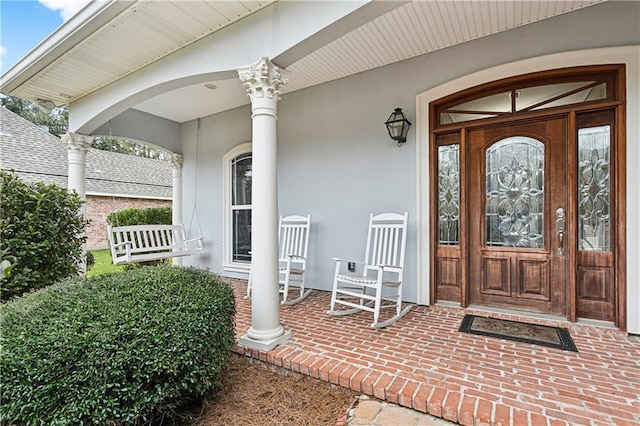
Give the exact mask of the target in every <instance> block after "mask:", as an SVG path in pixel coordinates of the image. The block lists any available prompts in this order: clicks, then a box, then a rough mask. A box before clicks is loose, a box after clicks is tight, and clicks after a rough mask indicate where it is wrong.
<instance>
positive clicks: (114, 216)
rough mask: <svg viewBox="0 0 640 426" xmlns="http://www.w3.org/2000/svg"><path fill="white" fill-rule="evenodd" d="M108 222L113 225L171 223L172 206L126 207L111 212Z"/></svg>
mask: <svg viewBox="0 0 640 426" xmlns="http://www.w3.org/2000/svg"><path fill="white" fill-rule="evenodd" d="M107 222H108V223H109V225H111V226H130V225H154V224H159V225H171V207H147V208H144V209H124V210H120V211H117V212H113V213H110V214H109V215H108V216H107Z"/></svg>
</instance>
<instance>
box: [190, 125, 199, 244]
mask: <svg viewBox="0 0 640 426" xmlns="http://www.w3.org/2000/svg"><path fill="white" fill-rule="evenodd" d="M199 157H200V118H199V117H198V126H197V129H196V167H195V176H194V179H193V210H192V211H191V220H190V221H189V229H188V230H187V238H191V229H192V228H193V219H194V218H195V220H196V222H197V223H198V230H199V231H200V234H199V235H200V236H202V226H201V225H200V215H199V214H198V159H199Z"/></svg>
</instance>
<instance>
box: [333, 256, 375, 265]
mask: <svg viewBox="0 0 640 426" xmlns="http://www.w3.org/2000/svg"><path fill="white" fill-rule="evenodd" d="M332 259H333V260H335V261H336V262H353V263H357V264H359V265H366V264H367V262H363V261H361V260H350V259H340V258H339V257H334V258H332Z"/></svg>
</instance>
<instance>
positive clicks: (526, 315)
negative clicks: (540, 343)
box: [466, 305, 573, 324]
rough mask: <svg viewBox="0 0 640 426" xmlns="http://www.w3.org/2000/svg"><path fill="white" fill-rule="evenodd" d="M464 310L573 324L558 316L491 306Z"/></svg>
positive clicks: (476, 306) (473, 306)
mask: <svg viewBox="0 0 640 426" xmlns="http://www.w3.org/2000/svg"><path fill="white" fill-rule="evenodd" d="M466 309H468V310H473V311H477V312H486V313H489V314H502V315H510V316H517V317H520V318H530V319H535V320H545V321H556V322H559V323H563V324H573V323H572V322H571V321H569V320H568V319H567V318H566V317H563V316H560V315H551V314H543V313H540V312H528V311H518V310H515V309H506V308H497V307H493V306H482V305H469V306H467V308H466Z"/></svg>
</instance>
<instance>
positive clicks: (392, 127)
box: [384, 108, 411, 146]
mask: <svg viewBox="0 0 640 426" xmlns="http://www.w3.org/2000/svg"><path fill="white" fill-rule="evenodd" d="M384 124H385V125H386V126H387V130H388V131H389V136H390V137H391V139H393V140H394V141H396V142H398V146H401V145H402V144H403V143H405V142H406V141H407V133H409V127H411V122H410V121H409V120H407V117H406V116H405V115H404V113H403V112H402V108H396V109H395V110H394V111H393V112H392V113H391V115H390V116H389V118H388V119H387V121H385V123H384Z"/></svg>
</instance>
